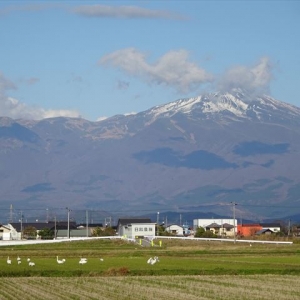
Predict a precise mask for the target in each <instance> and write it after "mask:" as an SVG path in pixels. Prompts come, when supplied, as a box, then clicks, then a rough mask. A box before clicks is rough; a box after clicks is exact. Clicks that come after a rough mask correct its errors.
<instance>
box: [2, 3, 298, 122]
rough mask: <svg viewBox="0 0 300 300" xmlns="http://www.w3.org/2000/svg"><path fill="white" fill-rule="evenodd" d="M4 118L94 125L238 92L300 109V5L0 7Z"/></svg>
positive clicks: (36, 4) (220, 4)
mask: <svg viewBox="0 0 300 300" xmlns="http://www.w3.org/2000/svg"><path fill="white" fill-rule="evenodd" d="M0 41H1V52H0V53H1V54H0V112H1V113H0V115H1V116H8V117H11V118H14V119H18V118H24V119H43V118H47V117H56V116H70V117H79V116H80V117H82V118H84V119H87V120H90V121H96V120H101V119H102V118H105V117H110V116H113V115H116V114H128V113H135V112H140V111H143V110H146V109H149V108H151V107H153V106H156V105H161V104H164V103H167V102H171V101H175V100H177V99H180V98H186V97H194V96H197V95H199V94H201V93H203V92H209V91H217V90H228V89H230V88H231V87H242V88H247V89H248V90H250V91H259V92H265V93H268V94H270V95H271V96H273V97H274V98H276V99H278V100H281V101H284V102H288V103H291V104H293V105H296V106H300V96H299V89H300V58H299V56H300V1H237V0H236V1H200V0H199V1H188V0H184V1H167V0H165V1H163V0H161V1H159V0H157V1H137V0H136V1H112V0H111V1H78V0H77V1H60V2H55V1H5V0H4V1H3V0H2V1H1V2H0Z"/></svg>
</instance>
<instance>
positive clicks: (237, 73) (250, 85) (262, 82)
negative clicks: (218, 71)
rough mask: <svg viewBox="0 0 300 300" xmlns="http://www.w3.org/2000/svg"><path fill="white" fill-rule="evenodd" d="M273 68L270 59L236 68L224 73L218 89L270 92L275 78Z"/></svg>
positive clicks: (262, 59)
mask: <svg viewBox="0 0 300 300" xmlns="http://www.w3.org/2000/svg"><path fill="white" fill-rule="evenodd" d="M272 72H273V66H272V64H271V62H270V59H269V58H268V57H262V58H260V60H259V62H258V63H257V64H256V65H254V66H252V67H246V66H236V67H233V68H231V69H229V70H228V71H227V72H225V73H224V75H222V76H221V77H220V79H219V81H218V82H217V86H218V89H220V90H221V91H222V90H225V91H228V90H231V89H233V88H242V89H245V90H247V91H248V92H252V93H253V92H255V93H256V92H269V85H270V82H271V80H272V78H273V75H272Z"/></svg>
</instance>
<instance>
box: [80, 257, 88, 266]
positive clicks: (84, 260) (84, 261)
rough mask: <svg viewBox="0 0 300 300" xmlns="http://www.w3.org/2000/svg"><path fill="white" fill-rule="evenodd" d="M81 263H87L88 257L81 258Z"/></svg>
mask: <svg viewBox="0 0 300 300" xmlns="http://www.w3.org/2000/svg"><path fill="white" fill-rule="evenodd" d="M79 263H80V264H81V265H83V264H86V263H87V259H86V258H81V259H80V261H79Z"/></svg>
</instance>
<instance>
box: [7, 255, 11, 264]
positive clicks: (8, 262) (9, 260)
mask: <svg viewBox="0 0 300 300" xmlns="http://www.w3.org/2000/svg"><path fill="white" fill-rule="evenodd" d="M6 262H7V264H8V265H11V259H9V256H8V257H7V260H6Z"/></svg>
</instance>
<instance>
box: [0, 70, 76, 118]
mask: <svg viewBox="0 0 300 300" xmlns="http://www.w3.org/2000/svg"><path fill="white" fill-rule="evenodd" d="M11 89H16V86H15V84H14V83H13V82H11V81H10V80H9V79H7V78H5V76H4V75H3V74H2V73H1V72H0V112H1V116H6V117H10V118H12V119H29V120H40V119H45V118H53V117H76V118H77V117H80V114H79V113H78V112H77V111H73V110H52V109H49V110H47V109H44V108H41V107H35V106H30V105H27V104H25V103H22V102H20V101H19V100H17V99H15V98H12V97H9V96H7V92H8V91H9V90H11Z"/></svg>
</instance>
